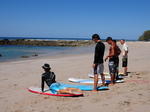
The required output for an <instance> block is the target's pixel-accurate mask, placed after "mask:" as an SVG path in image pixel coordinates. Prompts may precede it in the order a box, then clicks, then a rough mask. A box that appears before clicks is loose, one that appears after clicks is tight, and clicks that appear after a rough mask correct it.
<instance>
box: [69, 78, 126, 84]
mask: <svg viewBox="0 0 150 112" xmlns="http://www.w3.org/2000/svg"><path fill="white" fill-rule="evenodd" d="M68 80H69V81H70V82H76V83H94V80H93V79H79V78H68ZM110 82H111V81H110V80H105V83H110ZM122 82H124V80H116V81H115V83H122ZM98 83H102V80H99V81H98Z"/></svg>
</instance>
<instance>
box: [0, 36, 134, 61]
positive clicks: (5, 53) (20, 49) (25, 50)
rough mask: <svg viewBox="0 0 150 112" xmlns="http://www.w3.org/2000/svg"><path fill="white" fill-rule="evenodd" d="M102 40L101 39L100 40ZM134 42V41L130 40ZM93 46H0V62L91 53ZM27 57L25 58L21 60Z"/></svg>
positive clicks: (0, 38)
mask: <svg viewBox="0 0 150 112" xmlns="http://www.w3.org/2000/svg"><path fill="white" fill-rule="evenodd" d="M3 39H9V40H14V39H36V40H91V38H42V37H41V38H31V37H30V38H29V37H0V40H3ZM102 40H103V39H102ZM130 41H135V40H130ZM94 46H95V45H88V46H80V47H64V46H63V47H62V46H33V45H0V54H1V55H2V56H0V62H6V61H7V62H8V61H17V60H25V59H31V58H37V57H44V56H53V55H63V54H82V53H92V52H93V51H94ZM23 57H27V58H23Z"/></svg>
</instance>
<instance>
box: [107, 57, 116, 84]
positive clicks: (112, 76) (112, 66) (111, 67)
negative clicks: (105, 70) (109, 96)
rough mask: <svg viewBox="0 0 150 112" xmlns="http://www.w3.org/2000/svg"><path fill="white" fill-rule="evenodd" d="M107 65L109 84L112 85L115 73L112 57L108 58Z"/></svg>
mask: <svg viewBox="0 0 150 112" xmlns="http://www.w3.org/2000/svg"><path fill="white" fill-rule="evenodd" d="M108 66H109V73H110V77H111V82H110V85H114V84H115V73H116V65H115V59H114V58H110V59H109V63H108Z"/></svg>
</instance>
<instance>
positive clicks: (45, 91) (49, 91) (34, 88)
mask: <svg viewBox="0 0 150 112" xmlns="http://www.w3.org/2000/svg"><path fill="white" fill-rule="evenodd" d="M28 90H29V91H30V92H33V93H38V94H40V92H41V88H39V87H29V88H28ZM74 93H75V94H68V93H64V94H53V93H52V92H51V90H50V89H44V92H43V93H41V94H43V95H51V96H83V93H78V92H74Z"/></svg>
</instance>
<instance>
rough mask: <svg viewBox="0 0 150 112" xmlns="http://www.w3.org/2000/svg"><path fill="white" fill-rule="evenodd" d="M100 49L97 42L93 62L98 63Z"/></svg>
mask: <svg viewBox="0 0 150 112" xmlns="http://www.w3.org/2000/svg"><path fill="white" fill-rule="evenodd" d="M100 50H101V45H100V44H97V45H96V47H95V55H94V64H98V63H99V56H100Z"/></svg>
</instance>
